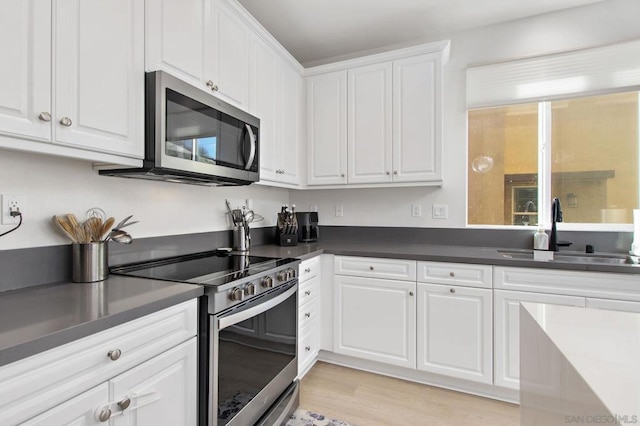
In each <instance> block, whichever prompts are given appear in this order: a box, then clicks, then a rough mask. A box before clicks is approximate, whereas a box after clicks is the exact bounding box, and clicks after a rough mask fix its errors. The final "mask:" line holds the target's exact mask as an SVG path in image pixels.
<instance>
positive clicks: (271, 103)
mask: <svg viewBox="0 0 640 426" xmlns="http://www.w3.org/2000/svg"><path fill="white" fill-rule="evenodd" d="M277 59H278V58H277V56H276V54H275V52H273V50H271V48H270V47H269V46H267V45H266V44H265V43H264V42H263V41H262V40H261V39H259V38H258V37H257V36H255V37H253V38H252V40H251V93H250V96H249V111H250V112H251V113H252V114H254V115H255V116H256V117H258V118H259V119H260V136H259V137H260V179H266V180H270V181H274V180H276V181H277V180H278V176H279V170H280V164H281V159H280V138H278V137H276V114H277V112H278V102H277V101H278V91H277V85H276V81H277V74H278V61H277Z"/></svg>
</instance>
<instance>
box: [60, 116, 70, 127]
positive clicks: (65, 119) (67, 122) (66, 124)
mask: <svg viewBox="0 0 640 426" xmlns="http://www.w3.org/2000/svg"><path fill="white" fill-rule="evenodd" d="M60 124H62V125H63V126H64V127H70V126H71V125H72V124H73V121H71V119H70V118H69V117H62V118H61V119H60Z"/></svg>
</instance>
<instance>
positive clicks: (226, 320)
mask: <svg viewBox="0 0 640 426" xmlns="http://www.w3.org/2000/svg"><path fill="white" fill-rule="evenodd" d="M297 290H298V286H297V285H294V286H293V287H291V288H290V289H289V290H287V291H285V292H284V293H282V294H279V295H278V296H276V297H274V298H273V299H271V300H267V301H266V302H262V303H259V304H258V305H256V306H253V307H251V308H249V309H245V310H243V311H240V312H238V313H235V314H231V315H229V316H224V317H222V318H218V330H223V329H225V328H227V327H230V326H232V325H234V324H237V323H239V322H242V321H245V320H248V319H249V318H252V317H255V316H256V315H260V314H261V313H263V312H266V311H268V310H269V309H271V308H273V307H274V306H278V305H279V304H280V303H282V302H284V301H285V300H287V299H288V298H289V297H290V296H291V295H292V294H294V293H295V292H296V291H297Z"/></svg>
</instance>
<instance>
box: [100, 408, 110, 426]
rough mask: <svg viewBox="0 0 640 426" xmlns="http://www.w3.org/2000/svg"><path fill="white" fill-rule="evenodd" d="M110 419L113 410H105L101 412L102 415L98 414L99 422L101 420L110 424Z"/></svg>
mask: <svg viewBox="0 0 640 426" xmlns="http://www.w3.org/2000/svg"><path fill="white" fill-rule="evenodd" d="M110 417H111V410H109V409H108V408H103V409H102V411H100V413H99V414H98V420H100V421H101V422H102V423H104V422H108V421H109V418H110Z"/></svg>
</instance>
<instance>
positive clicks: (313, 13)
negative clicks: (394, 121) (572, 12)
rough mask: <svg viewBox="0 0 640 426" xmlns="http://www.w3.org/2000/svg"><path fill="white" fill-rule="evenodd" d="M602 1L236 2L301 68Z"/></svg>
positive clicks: (266, 0)
mask: <svg viewBox="0 0 640 426" xmlns="http://www.w3.org/2000/svg"><path fill="white" fill-rule="evenodd" d="M600 1H604V0H239V2H240V3H241V4H242V5H243V6H244V7H245V8H246V9H247V10H248V11H249V12H250V13H251V14H252V15H253V16H254V17H255V18H256V19H257V20H258V21H259V22H260V23H261V24H262V25H263V26H264V27H265V28H266V29H267V30H268V31H269V32H270V33H271V34H272V35H273V36H274V37H275V38H276V39H277V40H278V41H279V42H280V43H281V44H282V45H283V46H284V47H285V48H286V49H287V50H288V51H289V52H290V53H291V54H292V55H293V56H294V57H295V58H296V59H297V60H298V61H299V62H301V63H302V64H303V65H304V64H306V65H313V64H319V63H322V62H323V61H326V60H327V59H329V58H334V57H337V56H343V55H349V54H353V53H356V52H363V51H369V50H375V49H380V48H382V47H385V46H391V45H396V44H403V43H410V42H413V41H419V40H426V39H429V38H432V37H435V36H437V35H439V34H446V33H450V32H455V31H462V30H467V29H471V28H476V27H481V26H484V25H490V24H496V23H499V22H505V21H510V20H514V19H519V18H524V17H528V16H533V15H539V14H542V13H547V12H553V11H557V10H561V9H567V8H571V7H576V6H583V5H586V4H590V3H597V2H600Z"/></svg>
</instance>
